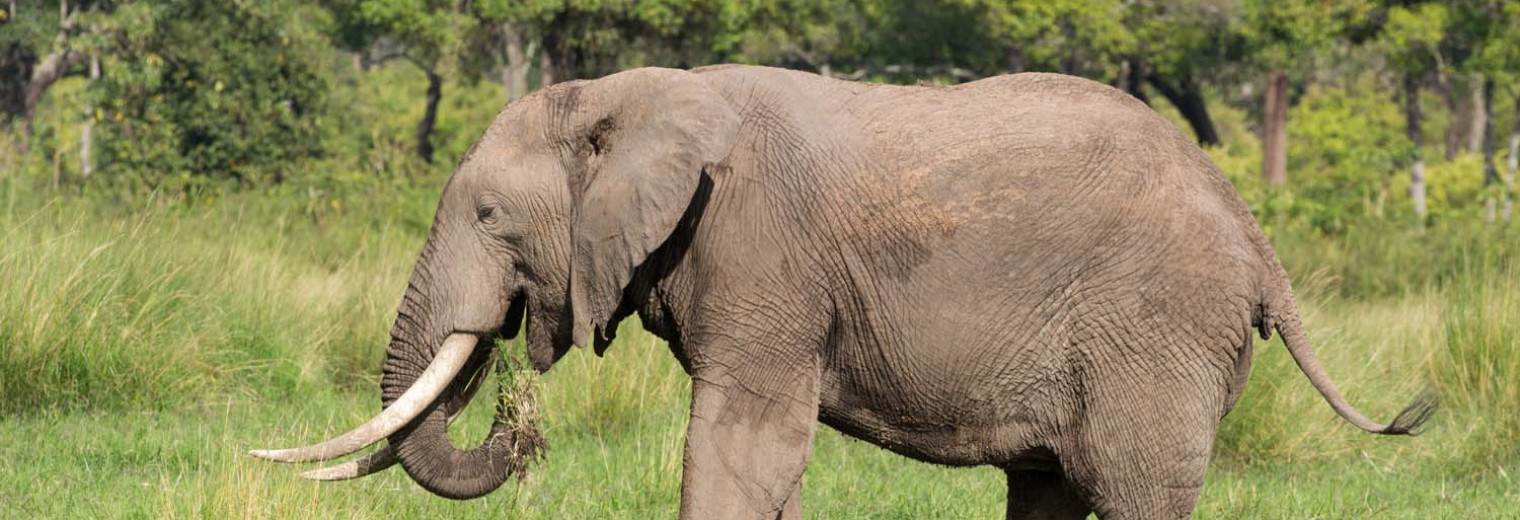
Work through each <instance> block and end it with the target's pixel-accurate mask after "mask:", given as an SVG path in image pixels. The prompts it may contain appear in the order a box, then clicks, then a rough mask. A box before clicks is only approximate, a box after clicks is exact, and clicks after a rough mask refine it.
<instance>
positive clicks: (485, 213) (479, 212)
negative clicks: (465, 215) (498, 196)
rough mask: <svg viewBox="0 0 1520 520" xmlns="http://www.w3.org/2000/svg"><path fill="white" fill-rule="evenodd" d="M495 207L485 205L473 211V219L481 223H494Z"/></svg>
mask: <svg viewBox="0 0 1520 520" xmlns="http://www.w3.org/2000/svg"><path fill="white" fill-rule="evenodd" d="M496 213H497V211H496V206H493V205H489V204H488V205H485V206H481V207H479V208H476V209H475V218H477V219H480V221H481V222H483V223H486V224H491V223H494V222H496Z"/></svg>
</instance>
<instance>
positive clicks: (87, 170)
mask: <svg viewBox="0 0 1520 520" xmlns="http://www.w3.org/2000/svg"><path fill="white" fill-rule="evenodd" d="M98 79H100V57H99V56H92V57H90V84H92V85H93V84H94V83H95V80H98ZM94 135H95V107H94V106H92V105H90V104H89V102H86V103H85V105H84V128H82V129H80V130H79V177H80V178H81V179H88V178H90V174H91V173H93V172H94V170H95V163H94V162H92V161H91V160H90V150H91V149H92V148H93V147H94V144H95V139H94Z"/></svg>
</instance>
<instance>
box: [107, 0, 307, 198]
mask: <svg viewBox="0 0 1520 520" xmlns="http://www.w3.org/2000/svg"><path fill="white" fill-rule="evenodd" d="M321 16H322V12H321V11H319V10H316V9H313V8H310V7H303V5H302V4H300V3H297V2H289V1H275V2H200V1H195V0H157V1H153V2H139V3H132V4H128V5H123V6H122V7H121V8H120V9H118V10H117V11H116V12H115V13H114V14H113V15H112V16H109V17H104V18H102V19H101V22H100V23H101V29H100V30H101V32H102V34H103V35H104V36H103V38H102V42H103V43H101V44H100V46H99V52H101V54H103V55H104V60H103V63H102V66H103V67H104V68H105V69H106V70H108V71H110V73H109V74H106V75H104V76H103V77H102V78H101V80H100V81H98V82H96V84H94V85H92V87H91V88H92V90H93V92H92V94H93V95H92V98H93V100H94V101H95V102H96V103H97V104H98V109H97V110H96V111H95V114H96V120H97V122H98V123H99V125H98V127H99V129H100V135H101V139H100V146H99V149H100V155H101V160H100V163H101V165H102V167H101V173H102V174H103V175H102V177H104V178H105V179H106V180H107V181H108V182H110V183H112V184H114V185H116V186H119V187H120V189H159V188H166V189H169V190H171V191H180V190H186V189H190V188H195V187H200V186H206V185H209V184H210V183H215V182H218V181H234V182H236V183H239V184H243V185H259V184H264V183H267V182H278V181H279V180H281V179H283V178H286V177H291V176H296V175H300V173H301V172H299V171H296V170H295V169H294V168H293V167H294V166H296V165H298V164H299V163H300V161H302V160H303V159H308V158H312V157H315V156H318V155H320V154H321V153H322V151H323V150H322V149H321V148H320V142H319V141H318V140H317V139H316V136H317V134H318V132H319V127H320V126H321V124H322V117H321V116H322V114H323V111H324V109H325V103H326V97H327V91H328V88H329V72H328V63H327V62H326V57H327V54H326V53H325V52H324V49H325V48H326V42H325V40H324V39H323V38H322V37H321V36H320V35H319V34H318V33H317V32H316V31H315V29H314V28H313V27H312V25H311V23H310V22H309V21H308V20H309V19H311V18H320V17H321Z"/></svg>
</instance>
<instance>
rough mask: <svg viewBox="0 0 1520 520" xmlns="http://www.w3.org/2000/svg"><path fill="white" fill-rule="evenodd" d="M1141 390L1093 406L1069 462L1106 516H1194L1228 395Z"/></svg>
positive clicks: (1139, 519) (1110, 519)
mask: <svg viewBox="0 0 1520 520" xmlns="http://www.w3.org/2000/svg"><path fill="white" fill-rule="evenodd" d="M1138 395H1140V394H1138V393H1137V394H1135V395H1133V396H1131V397H1130V398H1128V399H1124V400H1109V401H1103V400H1100V401H1099V402H1098V403H1094V404H1093V405H1090V406H1091V408H1090V409H1089V412H1090V413H1089V414H1088V417H1087V422H1086V424H1085V425H1084V427H1083V429H1082V431H1081V433H1080V434H1078V439H1079V440H1077V441H1076V443H1075V448H1076V449H1075V450H1070V451H1067V452H1066V453H1062V454H1061V458H1062V459H1061V460H1062V465H1063V466H1064V467H1067V477H1068V478H1069V479H1071V481H1072V482H1073V483H1074V484H1075V485H1076V486H1077V488H1078V489H1079V490H1080V492H1081V493H1082V496H1083V497H1084V498H1086V499H1087V503H1089V504H1091V505H1092V507H1093V510H1094V511H1095V512H1096V513H1097V514H1098V518H1101V519H1103V520H1177V519H1185V518H1188V517H1190V516H1191V515H1192V512H1193V506H1194V503H1195V502H1196V501H1197V500H1198V494H1199V491H1200V490H1201V489H1202V488H1203V475H1204V472H1205V470H1207V469H1208V464H1209V451H1210V449H1211V448H1212V445H1213V441H1214V431H1215V423H1216V422H1217V421H1218V413H1219V412H1218V410H1219V409H1220V406H1221V403H1220V400H1215V399H1210V400H1207V401H1204V402H1199V401H1198V400H1197V399H1196V398H1194V400H1192V401H1188V400H1186V399H1185V398H1186V397H1188V396H1190V395H1196V394H1192V393H1188V392H1183V393H1181V394H1172V395H1168V394H1167V393H1166V392H1154V393H1153V394H1152V396H1149V397H1138Z"/></svg>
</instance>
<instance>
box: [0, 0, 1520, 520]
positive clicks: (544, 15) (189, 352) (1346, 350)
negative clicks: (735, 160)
mask: <svg viewBox="0 0 1520 520" xmlns="http://www.w3.org/2000/svg"><path fill="white" fill-rule="evenodd" d="M0 13H3V14H0V126H3V128H0V504H4V505H5V507H6V509H5V510H6V511H7V513H11V514H15V515H18V516H23V517H27V518H49V517H53V518H78V517H90V518H177V517H186V518H206V517H217V518H228V517H237V518H286V517H288V518H307V517H311V516H313V515H320V516H329V517H343V518H371V517H373V518H436V517H439V516H445V517H466V516H468V517H471V518H671V517H673V516H675V514H676V507H677V504H678V503H679V484H680V480H681V475H680V469H681V468H680V460H681V445H682V438H683V432H684V430H685V425H686V418H687V406H688V399H689V384H688V380H687V378H686V376H685V374H683V373H682V371H681V368H680V367H679V365H678V364H677V363H676V362H675V361H674V360H673V359H672V358H671V356H670V355H669V353H668V352H667V351H666V349H665V348H664V346H663V345H662V344H661V342H660V341H659V340H657V339H656V338H654V337H653V336H651V335H649V334H647V333H645V332H643V331H642V330H641V329H640V328H639V324H637V323H635V322H634V320H629V322H627V323H625V324H624V325H623V326H624V327H625V328H624V329H623V330H622V331H621V332H620V333H619V334H618V338H619V339H618V342H617V344H616V345H614V346H613V347H612V348H611V349H610V350H609V351H608V352H607V357H606V358H605V359H600V358H596V357H595V356H592V355H590V354H587V353H585V352H582V351H576V352H572V353H571V354H568V355H567V356H566V357H565V358H564V359H563V360H562V361H561V362H560V363H559V365H557V366H556V368H555V369H554V370H553V371H551V372H550V373H548V374H545V375H544V377H543V378H542V379H541V380H540V381H539V389H540V391H541V394H540V395H541V396H542V401H541V402H542V403H543V409H544V433H545V436H546V437H547V438H548V440H549V445H550V449H549V451H548V456H547V458H546V459H545V460H544V461H543V462H542V463H541V464H540V465H539V466H537V467H535V468H534V469H533V470H532V472H530V474H529V476H528V477H527V478H525V479H522V480H513V481H510V482H508V483H507V485H505V486H504V487H503V488H502V489H501V490H499V491H497V492H496V493H493V494H492V495H490V496H488V497H486V498H484V499H481V500H476V501H471V502H452V501H444V500H441V499H438V498H437V497H435V496H433V495H430V494H428V493H426V492H424V491H422V490H421V489H420V488H418V487H417V486H415V485H414V484H412V483H411V482H410V481H409V480H408V479H407V478H406V476H405V475H404V474H402V472H401V471H400V470H394V469H393V470H390V471H388V472H385V473H382V474H380V475H375V476H372V477H369V478H366V479H363V480H360V481H357V482H345V483H340V484H336V485H332V484H329V485H317V484H312V483H309V482H306V481H303V480H300V479H299V478H298V477H297V476H296V474H297V473H298V471H297V468H292V467H289V466H282V465H273V464H268V463H260V462H258V461H254V460H252V459H250V458H248V457H246V456H245V455H244V453H245V452H246V450H248V449H250V448H260V447H270V446H295V445H302V444H305V443H309V442H311V441H314V440H317V439H321V438H327V437H330V436H331V435H332V434H334V433H337V432H340V431H344V430H346V429H348V428H350V427H352V426H354V425H356V424H359V423H361V422H362V421H364V420H366V419H368V418H369V417H371V416H372V415H373V413H374V412H375V410H376V409H377V407H378V404H379V400H378V399H377V397H378V394H377V392H375V389H376V388H378V381H379V377H380V367H381V365H382V361H383V351H384V345H385V344H386V342H387V341H388V339H389V338H388V335H387V331H388V330H389V329H390V326H391V323H392V322H393V320H394V319H395V309H396V304H397V302H398V301H399V300H400V297H401V294H402V293H403V291H404V289H405V287H406V280H407V277H408V275H409V273H410V270H411V268H412V264H413V262H414V260H415V258H416V254H417V251H418V250H419V248H420V247H421V245H422V242H423V240H424V239H425V236H426V233H427V230H428V227H429V226H430V225H431V222H432V216H433V210H434V208H435V205H436V204H437V200H438V195H439V190H440V189H441V188H442V186H443V183H444V180H445V178H446V176H447V175H448V174H449V173H450V172H451V170H452V168H453V166H454V165H455V164H456V163H457V161H458V160H459V157H460V156H461V155H462V154H463V153H464V152H465V151H466V150H467V149H468V148H469V146H470V145H471V144H472V143H473V142H474V141H475V140H476V139H477V138H478V136H479V135H480V133H481V131H482V130H483V129H484V127H485V126H486V125H487V124H488V123H489V122H490V120H491V119H492V118H493V117H494V116H495V115H496V113H497V112H498V111H499V110H500V109H501V108H502V107H503V106H504V105H505V104H507V103H509V102H510V100H512V99H515V98H517V97H520V96H523V95H525V94H526V93H528V92H531V91H532V90H534V89H537V88H540V87H541V86H542V85H545V84H552V83H555V82H559V81H565V80H567V79H571V78H593V77H597V76H600V75H604V74H607V73H611V72H614V71H617V70H621V69H624V68H628V67H634V66H640V65H663V66H672V67H692V66H699V65H704V64H709V63H717V62H740V63H755V64H764V65H773V66H782V67H791V68H798V69H805V70H812V71H817V72H819V73H822V74H828V75H831V76H836V77H841V78H847V79H859V80H869V81H889V82H898V83H914V82H924V83H930V84H955V83H959V82H965V81H972V80H975V79H977V78H981V77H988V76H992V75H996V74H1003V73H1008V72H1015V71H1055V72H1065V73H1069V74H1078V75H1082V76H1085V77H1088V78H1092V79H1094V80H1097V81H1101V82H1104V83H1109V84H1112V85H1115V86H1116V87H1118V88H1121V89H1124V90H1125V91H1127V92H1130V93H1131V94H1133V95H1135V96H1136V97H1139V98H1141V99H1143V100H1145V101H1146V102H1147V103H1149V104H1150V105H1151V106H1152V107H1153V108H1155V109H1156V110H1157V111H1158V112H1160V113H1162V114H1163V115H1164V116H1166V117H1168V118H1169V119H1170V120H1172V121H1173V122H1174V123H1176V124H1177V125H1178V126H1179V127H1180V128H1182V129H1183V130H1184V131H1186V132H1190V133H1191V134H1192V135H1194V136H1195V137H1196V138H1197V139H1198V140H1199V141H1200V144H1202V145H1203V146H1204V148H1205V150H1206V151H1207V153H1208V154H1209V155H1210V156H1211V157H1213V159H1214V160H1215V161H1216V162H1217V163H1218V164H1219V166H1220V167H1221V168H1222V169H1223V170H1224V172H1225V173H1226V174H1227V175H1228V176H1229V178H1230V179H1231V181H1232V182H1234V184H1235V186H1236V188H1237V189H1238V191H1239V192H1240V193H1241V195H1242V197H1243V198H1244V199H1245V200H1246V202H1247V203H1248V204H1249V205H1250V207H1251V209H1252V211H1253V212H1254V213H1255V215H1256V217H1257V219H1258V221H1259V222H1261V224H1262V225H1263V227H1264V228H1265V230H1266V231H1267V234H1268V236H1269V238H1270V239H1271V241H1272V244H1273V246H1274V248H1275V249H1276V250H1277V252H1278V254H1279V256H1281V257H1282V259H1283V262H1284V264H1285V265H1286V267H1287V268H1288V271H1289V273H1290V274H1291V275H1292V276H1293V282H1294V288H1295V292H1296V293H1297V295H1298V297H1299V299H1300V302H1301V304H1302V307H1303V309H1304V313H1305V316H1304V321H1305V324H1306V327H1307V331H1308V334H1309V336H1310V337H1311V338H1312V339H1313V341H1314V343H1315V346H1316V350H1317V352H1318V354H1319V356H1320V358H1321V359H1322V360H1324V362H1325V364H1326V366H1327V368H1328V370H1329V371H1330V373H1331V374H1332V376H1333V377H1334V379H1335V380H1336V381H1337V382H1338V383H1339V384H1340V386H1341V388H1342V390H1343V391H1344V392H1345V394H1346V395H1347V397H1348V399H1350V400H1351V401H1352V402H1353V403H1355V404H1356V406H1358V407H1359V408H1360V409H1361V410H1362V411H1364V412H1366V413H1367V414H1368V415H1370V416H1373V417H1375V418H1381V419H1385V420H1386V418H1389V417H1392V416H1393V414H1395V413H1397V412H1398V411H1399V410H1400V409H1401V408H1402V407H1403V406H1404V405H1406V404H1407V403H1408V402H1409V400H1410V398H1412V397H1413V396H1414V395H1416V394H1417V393H1419V392H1421V391H1425V390H1432V389H1433V390H1435V391H1437V392H1439V394H1440V395H1441V396H1442V399H1443V400H1442V408H1441V411H1440V412H1438V415H1437V416H1436V417H1435V418H1434V419H1433V420H1432V421H1431V423H1430V429H1429V431H1427V432H1426V433H1424V434H1423V435H1421V436H1420V437H1416V438H1413V439H1410V438H1386V437H1377V436H1370V435H1367V434H1365V433H1363V432H1361V431H1360V430H1357V429H1355V428H1353V427H1350V426H1348V425H1347V424H1346V423H1345V422H1344V421H1342V420H1341V419H1339V418H1338V417H1337V416H1336V415H1335V414H1334V413H1333V412H1332V411H1331V410H1330V409H1329V407H1327V406H1326V405H1325V404H1324V401H1323V400H1322V399H1321V398H1320V396H1319V395H1318V394H1317V393H1315V391H1314V390H1313V389H1312V387H1310V385H1309V384H1308V383H1307V382H1306V381H1305V380H1304V377H1303V375H1302V374H1301V373H1300V372H1299V371H1298V369H1297V367H1296V366H1295V364H1294V362H1293V361H1292V359H1291V358H1290V357H1289V356H1288V355H1287V354H1286V352H1285V351H1284V349H1283V348H1282V346H1281V345H1280V343H1279V342H1278V341H1277V340H1272V341H1268V342H1261V343H1259V344H1258V345H1257V346H1256V348H1255V354H1254V359H1255V366H1254V368H1253V372H1252V376H1251V382H1250V384H1249V385H1248V386H1247V388H1246V391H1245V393H1244V395H1243V397H1242V398H1241V400H1240V402H1239V404H1238V405H1237V407H1236V409H1235V410H1234V411H1233V412H1231V413H1230V415H1229V416H1227V417H1225V418H1224V420H1223V422H1222V423H1221V425H1220V431H1219V437H1218V441H1217V443H1216V445H1215V453H1214V458H1213V462H1212V466H1211V468H1210V471H1209V474H1208V477H1207V481H1206V483H1205V487H1204V490H1203V494H1202V497H1201V498H1200V500H1199V509H1198V514H1197V517H1198V518H1408V519H1424V518H1446V517H1472V518H1506V517H1509V516H1513V515H1514V511H1517V510H1520V486H1517V485H1516V482H1515V480H1514V479H1515V475H1516V474H1517V472H1516V468H1517V467H1520V450H1517V448H1516V445H1515V442H1514V441H1515V439H1517V438H1520V415H1517V414H1516V413H1515V411H1516V410H1520V385H1517V384H1516V383H1515V382H1516V381H1517V380H1520V226H1517V225H1515V224H1514V223H1513V220H1514V219H1517V218H1520V216H1517V215H1515V212H1516V211H1517V210H1516V209H1515V208H1513V204H1512V202H1511V201H1513V200H1514V199H1515V192H1514V188H1513V186H1514V183H1513V179H1514V176H1515V170H1516V162H1515V160H1516V157H1517V156H1520V154H1517V153H1516V147H1517V145H1520V140H1517V135H1520V132H1517V125H1520V118H1517V117H1516V105H1517V103H1516V101H1517V97H1520V84H1517V79H1520V66H1517V53H1520V43H1517V38H1520V26H1517V23H1520V2H1513V1H1510V2H1499V1H1478V0H1454V1H1449V2H1413V1H1411V2H1402V1H1388V0H1344V1H1330V0H1280V1H1268V0H1122V1H1121V0H1049V1H1030V0H1000V1H993V0H939V1H921V2H915V1H908V0H819V1H815V2H805V1H802V0H701V1H699V0H530V1H520V2H509V1H505V0H474V1H469V0H458V1H451V2H444V1H432V0H323V1H318V2H301V1H296V0H262V1H256V0H146V1H140V2H107V1H74V0H69V1H37V0H0ZM1418 186H1423V191H1422V190H1421V189H1418V188H1417V187H1418ZM1420 193H1423V194H1424V197H1423V200H1424V202H1423V205H1422V204H1420V203H1419V202H1418V201H1419V200H1421V198H1420V196H1419V194H1420ZM501 347H502V348H500V349H499V352H502V353H505V354H511V353H520V352H522V351H523V348H524V347H523V346H522V345H521V344H520V343H513V344H509V345H502V346H501ZM491 411H492V410H491V406H489V403H487V404H485V405H476V406H472V407H470V408H469V409H468V410H467V411H466V412H465V414H464V416H463V417H462V418H461V420H460V421H459V422H458V423H457V424H456V426H455V427H454V429H453V430H452V431H451V435H452V438H453V440H454V441H455V443H456V444H457V445H460V446H473V445H475V444H476V443H478V442H479V440H480V439H481V438H482V436H484V435H485V434H486V432H487V431H488V428H489V424H490V419H491V418H490V415H491ZM300 469H305V468H300ZM805 483H806V485H805V486H804V492H803V493H804V494H803V508H804V511H806V514H807V516H808V517H810V518H829V519H854V518H860V519H864V518H914V519H918V518H968V517H977V518H995V517H997V515H1000V514H1002V509H1001V508H1002V507H1003V499H1004V497H1005V496H1006V493H1007V488H1006V486H1005V485H1004V483H1003V478H1002V476H1001V475H1000V473H999V472H998V471H996V470H995V469H992V468H979V469H963V468H953V469H952V468H942V467H938V466H933V465H928V464H921V463H917V462H913V461H910V460H908V459H906V458H903V457H899V456H896V455H893V454H891V453H889V452H887V451H885V450H882V449H879V448H877V447H875V446H871V445H867V444H864V443H860V442H855V441H852V440H850V439H848V438H847V437H845V436H843V435H841V434H838V433H837V432H833V431H832V430H828V429H827V428H826V427H823V426H820V432H819V436H818V438H817V441H816V443H815V451H814V454H813V458H812V462H811V464H810V466H809V469H808V472H807V475H806V477H805ZM59 490H67V491H65V492H60V491H59Z"/></svg>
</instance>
